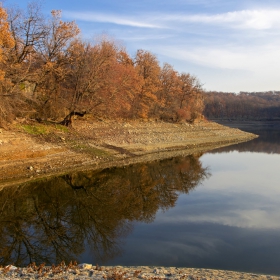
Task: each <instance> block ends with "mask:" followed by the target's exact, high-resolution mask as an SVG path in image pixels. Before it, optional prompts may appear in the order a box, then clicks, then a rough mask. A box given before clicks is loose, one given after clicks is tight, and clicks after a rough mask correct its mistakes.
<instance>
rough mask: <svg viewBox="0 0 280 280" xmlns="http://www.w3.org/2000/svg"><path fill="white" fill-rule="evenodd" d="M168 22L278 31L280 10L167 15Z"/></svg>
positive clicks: (279, 27)
mask: <svg viewBox="0 0 280 280" xmlns="http://www.w3.org/2000/svg"><path fill="white" fill-rule="evenodd" d="M165 19H166V20H169V21H181V22H190V23H200V24H211V25H221V24H224V25H226V26H229V27H233V28H239V29H257V30H266V29H271V28H277V29H280V9H278V10H277V9H276V10H269V9H267V10H265V9H261V10H242V11H233V12H227V13H221V14H187V15H182V14H178V15H171V16H170V15H167V16H166V17H165Z"/></svg>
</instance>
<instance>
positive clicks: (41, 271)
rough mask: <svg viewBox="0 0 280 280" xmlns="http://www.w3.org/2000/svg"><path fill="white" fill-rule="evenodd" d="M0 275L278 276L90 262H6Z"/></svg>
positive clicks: (221, 279) (193, 279) (74, 278)
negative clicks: (22, 264)
mask: <svg viewBox="0 0 280 280" xmlns="http://www.w3.org/2000/svg"><path fill="white" fill-rule="evenodd" d="M0 279H29V280H33V279H42V280H44V279H69V280H78V279H79V280H82V279H83V280H89V279H96V280H104V279H108V280H109V279H110V280H122V279H158V280H159V279H178V280H179V279H188V280H210V279H215V280H227V279H232V280H237V279H243V280H253V279H254V280H264V279H266V280H279V279H280V277H278V276H270V275H261V274H255V273H243V272H236V271H226V270H214V269H200V268H176V267H150V266H149V267H148V266H133V267H122V266H115V267H113V266H105V267H100V266H92V265H90V264H80V265H72V264H70V265H68V266H66V265H59V266H53V267H44V266H43V265H40V266H38V267H37V266H36V265H31V266H30V267H28V268H17V267H14V266H7V267H5V268H0Z"/></svg>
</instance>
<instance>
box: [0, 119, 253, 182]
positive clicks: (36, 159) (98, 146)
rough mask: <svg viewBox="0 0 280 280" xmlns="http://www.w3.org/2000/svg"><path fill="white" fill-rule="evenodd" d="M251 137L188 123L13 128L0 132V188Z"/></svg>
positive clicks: (213, 125) (89, 123)
mask: <svg viewBox="0 0 280 280" xmlns="http://www.w3.org/2000/svg"><path fill="white" fill-rule="evenodd" d="M31 125H35V126H36V124H35V123H34V124H31ZM49 126H50V125H49ZM15 127H16V128H15ZM255 137H256V136H255V135H254V134H250V133H246V132H243V131H240V130H238V129H232V128H228V127H225V126H222V125H219V124H216V123H213V122H206V121H204V122H200V123H197V124H194V125H190V124H186V123H182V124H171V123H165V122H154V121H149V122H144V121H143V122H139V121H137V122H136V121H135V122H133V121H130V122H116V121H90V120H75V121H74V123H73V128H71V130H70V131H63V130H57V129H52V131H51V132H48V133H42V134H38V135H35V136H32V135H30V134H28V133H26V132H24V131H23V129H22V127H21V126H20V125H17V126H14V127H12V128H11V129H10V130H3V129H2V130H0V185H1V186H4V185H8V184H11V183H16V182H18V181H25V180H34V179H35V178H39V177H44V176H49V175H53V174H58V173H65V172H68V171H70V170H74V169H89V168H91V169H97V168H105V167H110V166H118V165H126V164H131V163H136V162H144V161H150V160H156V159H162V158H167V157H172V156H177V155H182V154H192V153H197V152H205V151H207V150H210V149H213V148H217V147H221V146H225V145H230V144H233V143H237V142H243V141H248V140H250V139H253V138H255Z"/></svg>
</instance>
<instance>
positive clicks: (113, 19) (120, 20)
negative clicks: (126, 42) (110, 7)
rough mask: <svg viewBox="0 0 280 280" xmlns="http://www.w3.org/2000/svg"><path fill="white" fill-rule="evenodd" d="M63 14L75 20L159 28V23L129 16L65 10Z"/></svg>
mask: <svg viewBox="0 0 280 280" xmlns="http://www.w3.org/2000/svg"><path fill="white" fill-rule="evenodd" d="M63 15H64V16H65V17H68V18H74V19H75V20H81V21H89V22H102V23H113V24H118V25H126V26H132V27H143V28H161V26H160V25H157V24H152V23H149V22H145V19H141V20H139V21H135V20H133V19H131V18H129V17H125V16H120V15H111V14H101V13H93V12H70V11H65V12H63Z"/></svg>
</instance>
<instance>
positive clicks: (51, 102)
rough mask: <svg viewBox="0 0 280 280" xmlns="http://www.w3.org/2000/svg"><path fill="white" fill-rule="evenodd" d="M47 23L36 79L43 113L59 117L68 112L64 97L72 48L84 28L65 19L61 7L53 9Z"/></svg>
mask: <svg viewBox="0 0 280 280" xmlns="http://www.w3.org/2000/svg"><path fill="white" fill-rule="evenodd" d="M51 14H52V17H51V19H50V20H49V21H48V22H47V23H46V25H45V32H46V34H45V36H44V38H43V40H42V42H41V45H40V47H39V48H38V51H37V60H36V63H37V67H38V69H40V71H39V72H38V77H37V81H36V90H38V92H39V99H40V104H41V106H40V110H39V116H40V117H43V118H47V117H51V118H57V117H59V116H64V115H65V111H64V110H63V108H64V106H63V104H64V100H63V99H62V98H61V94H62V91H63V89H62V83H63V82H64V81H65V79H66V77H67V74H68V70H69V64H71V60H70V58H69V56H68V48H69V46H70V44H71V42H72V41H73V40H74V39H75V38H76V37H77V36H78V34H79V32H80V30H79V28H78V26H77V25H76V23H75V22H73V21H72V22H64V21H62V20H61V11H52V12H51Z"/></svg>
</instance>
